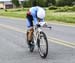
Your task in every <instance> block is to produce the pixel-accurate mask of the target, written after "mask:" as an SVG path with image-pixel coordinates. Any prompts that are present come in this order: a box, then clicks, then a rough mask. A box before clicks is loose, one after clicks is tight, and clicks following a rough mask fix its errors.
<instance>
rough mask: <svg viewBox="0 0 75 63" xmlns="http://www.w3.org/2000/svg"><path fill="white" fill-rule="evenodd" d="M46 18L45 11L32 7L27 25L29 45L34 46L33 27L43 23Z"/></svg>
mask: <svg viewBox="0 0 75 63" xmlns="http://www.w3.org/2000/svg"><path fill="white" fill-rule="evenodd" d="M44 17H45V10H44V9H43V8H42V7H40V6H34V7H31V8H30V9H29V10H28V12H27V15H26V18H27V19H26V24H27V28H28V32H27V37H28V39H27V40H28V45H30V46H31V45H32V44H31V41H32V34H33V31H34V30H33V25H37V24H38V22H43V21H44Z"/></svg>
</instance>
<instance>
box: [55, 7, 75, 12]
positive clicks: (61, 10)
mask: <svg viewBox="0 0 75 63" xmlns="http://www.w3.org/2000/svg"><path fill="white" fill-rule="evenodd" d="M55 11H56V12H75V6H72V7H69V6H64V7H59V8H58V9H57V10H55Z"/></svg>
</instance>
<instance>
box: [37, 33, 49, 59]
mask: <svg viewBox="0 0 75 63" xmlns="http://www.w3.org/2000/svg"><path fill="white" fill-rule="evenodd" d="M41 35H43V36H42V37H43V38H44V40H45V41H44V42H45V44H46V52H42V50H41V45H40V43H41V42H40V38H39V37H40V36H41ZM37 45H38V51H39V54H40V56H41V58H43V59H44V58H46V57H47V54H48V41H47V37H46V35H45V33H44V32H40V34H39V35H38V38H37Z"/></svg>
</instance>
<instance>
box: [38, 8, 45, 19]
mask: <svg viewBox="0 0 75 63" xmlns="http://www.w3.org/2000/svg"><path fill="white" fill-rule="evenodd" d="M37 17H38V18H40V19H43V18H44V17H45V10H44V9H43V8H39V9H38V11H37Z"/></svg>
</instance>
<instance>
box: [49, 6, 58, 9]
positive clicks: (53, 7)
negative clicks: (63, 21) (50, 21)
mask: <svg viewBox="0 0 75 63" xmlns="http://www.w3.org/2000/svg"><path fill="white" fill-rule="evenodd" d="M56 9H57V7H56V6H49V10H56Z"/></svg>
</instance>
